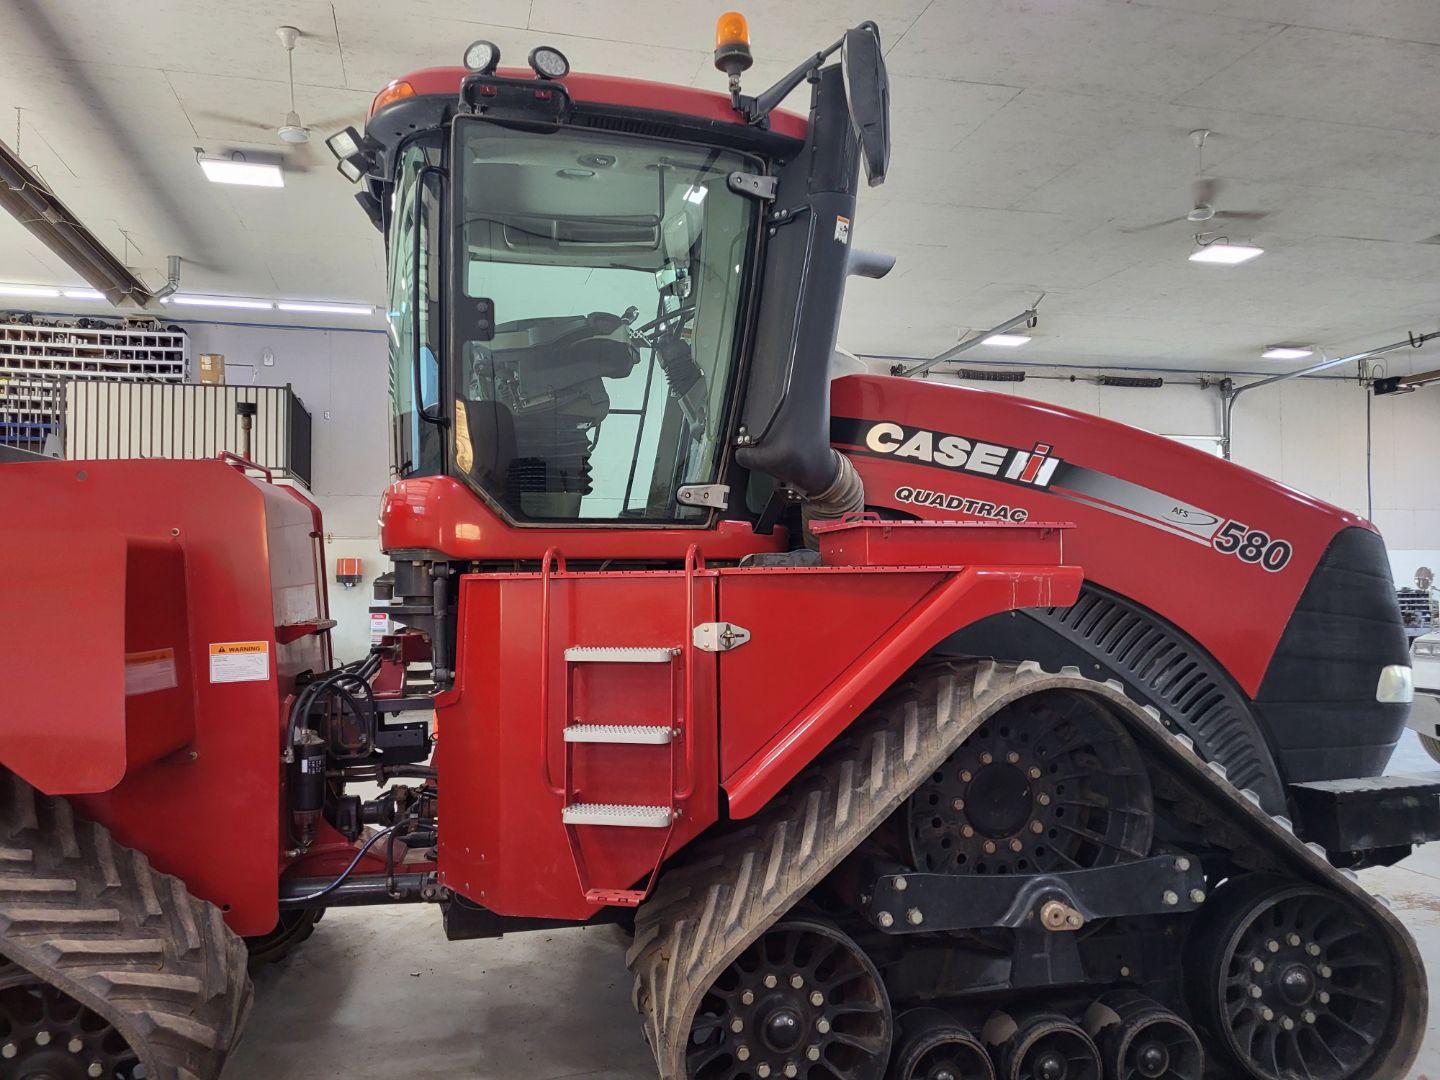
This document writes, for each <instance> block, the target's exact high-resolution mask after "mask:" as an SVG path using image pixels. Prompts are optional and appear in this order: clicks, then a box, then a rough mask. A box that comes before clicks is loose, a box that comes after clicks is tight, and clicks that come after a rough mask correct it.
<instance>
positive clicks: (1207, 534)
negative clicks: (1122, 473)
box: [830, 417, 1294, 572]
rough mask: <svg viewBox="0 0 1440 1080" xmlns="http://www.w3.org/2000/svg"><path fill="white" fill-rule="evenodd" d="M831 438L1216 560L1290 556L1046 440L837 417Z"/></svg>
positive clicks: (904, 497) (934, 495)
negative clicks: (1145, 529)
mask: <svg viewBox="0 0 1440 1080" xmlns="http://www.w3.org/2000/svg"><path fill="white" fill-rule="evenodd" d="M830 435H831V439H832V441H834V442H836V443H840V444H842V445H845V446H847V447H852V448H853V449H851V450H850V451H849V452H850V453H851V454H855V455H858V456H862V457H885V458H893V459H896V460H898V461H910V462H913V463H915V464H916V465H925V466H928V467H931V468H937V469H944V470H946V471H947V472H952V473H960V474H962V475H964V474H971V475H976V476H981V477H984V478H985V479H987V480H996V481H999V482H1000V483H1002V484H1014V485H1017V486H1021V487H1028V488H1036V489H1039V490H1042V491H1045V492H1046V493H1047V494H1050V495H1055V496H1057V497H1059V498H1062V499H1068V500H1069V501H1071V502H1076V503H1081V504H1083V505H1085V506H1090V507H1093V508H1094V509H1096V510H1102V511H1104V512H1105V513H1108V514H1114V515H1116V516H1117V517H1123V518H1127V519H1128V520H1130V521H1134V522H1136V523H1138V524H1141V525H1147V526H1149V527H1150V528H1152V529H1158V530H1160V531H1161V532H1166V533H1169V534H1170V535H1171V536H1175V537H1179V538H1180V539H1182V540H1188V541H1190V542H1192V543H1196V544H1201V545H1204V546H1205V547H1210V548H1213V549H1214V550H1215V551H1217V552H1219V553H1220V554H1222V555H1233V556H1235V557H1236V558H1238V559H1240V560H1241V561H1242V562H1245V563H1248V564H1250V565H1252V566H1260V567H1263V568H1264V569H1265V570H1269V571H1271V572H1277V571H1280V570H1283V569H1285V566H1286V565H1287V564H1288V563H1289V562H1290V556H1291V554H1292V553H1293V551H1294V546H1293V545H1292V544H1291V543H1290V542H1289V541H1288V540H1283V539H1280V538H1278V537H1272V536H1271V535H1270V534H1269V533H1267V532H1265V531H1263V530H1260V529H1255V528H1252V527H1251V526H1249V525H1246V524H1244V523H1243V522H1237V521H1233V520H1230V519H1228V518H1227V517H1226V516H1225V515H1223V514H1217V513H1214V512H1212V511H1209V510H1205V509H1203V508H1202V507H1199V506H1195V505H1193V504H1191V503H1187V502H1185V501H1184V500H1183V499H1177V498H1175V497H1173V496H1171V495H1167V494H1165V493H1164V492H1163V491H1156V490H1155V489H1154V488H1148V487H1145V486H1144V485H1142V484H1137V483H1134V482H1133V481H1130V480H1124V479H1121V478H1120V477H1118V476H1112V475H1111V474H1110V473H1104V472H1099V471H1097V470H1095V469H1087V468H1085V467H1084V466H1081V465H1075V464H1073V463H1071V462H1068V461H1064V460H1063V459H1061V458H1058V457H1056V456H1055V455H1054V454H1053V453H1052V452H1051V451H1052V449H1053V447H1052V444H1050V443H1048V442H1037V443H1035V444H1034V446H1032V447H1031V448H1030V449H1028V450H1026V449H1023V448H1021V447H1017V446H1006V445H1004V444H1003V443H992V442H985V441H984V440H981V439H974V438H969V437H966V436H962V435H955V434H953V433H951V432H946V431H934V430H932V429H930V428H922V427H912V426H909V425H906V424H898V423H895V422H893V421H888V420H879V421H873V420H859V419H855V418H852V417H835V418H834V419H833V420H832V421H831V425H830ZM894 498H895V500H896V501H897V502H899V503H908V504H910V505H912V506H924V507H932V508H934V509H937V510H945V511H948V512H950V513H958V514H964V515H969V516H974V517H983V518H992V519H995V520H1002V521H1017V522H1019V521H1026V520H1028V519H1029V517H1030V514H1031V511H1030V510H1029V509H1027V508H1025V507H1023V506H1013V507H1012V506H1006V505H1002V504H1000V503H995V502H987V501H984V500H981V499H974V498H969V497H967V496H962V495H957V494H953V493H951V492H945V491H932V490H929V489H927V488H922V487H919V486H910V485H904V486H901V487H897V488H896V489H895V494H894Z"/></svg>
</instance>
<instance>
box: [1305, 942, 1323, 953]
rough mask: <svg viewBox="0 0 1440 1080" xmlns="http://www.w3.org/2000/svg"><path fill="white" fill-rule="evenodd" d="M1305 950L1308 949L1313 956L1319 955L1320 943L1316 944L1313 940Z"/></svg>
mask: <svg viewBox="0 0 1440 1080" xmlns="http://www.w3.org/2000/svg"><path fill="white" fill-rule="evenodd" d="M1305 951H1306V952H1307V953H1309V954H1310V955H1311V956H1319V955H1320V946H1319V945H1316V944H1315V943H1314V942H1313V941H1312V942H1311V943H1310V944H1309V945H1306V946H1305Z"/></svg>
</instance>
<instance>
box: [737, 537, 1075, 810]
mask: <svg viewBox="0 0 1440 1080" xmlns="http://www.w3.org/2000/svg"><path fill="white" fill-rule="evenodd" d="M1081 580H1082V572H1081V570H1080V568H1079V567H1073V566H1054V567H969V568H961V567H935V568H934V569H933V570H929V571H924V572H907V571H905V570H903V569H898V568H897V569H892V570H873V571H868V572H867V571H846V570H835V571H826V570H801V571H785V570H768V571H767V570H733V571H721V577H720V617H721V618H722V619H724V620H725V621H727V622H733V623H738V624H739V625H741V626H743V627H745V628H746V629H747V630H749V631H750V633H751V638H750V642H749V643H748V644H746V645H743V646H741V647H740V648H738V649H735V650H733V651H731V652H727V653H723V654H721V658H720V700H721V701H722V702H723V703H724V714H723V719H722V732H723V743H724V751H723V757H722V762H723V765H722V769H723V771H722V775H723V777H724V786H725V791H726V793H727V794H728V795H729V799H730V801H729V806H730V814H731V816H732V817H737V818H744V817H749V816H750V815H751V814H754V813H755V812H757V811H758V810H760V809H761V808H762V807H764V805H765V804H766V803H767V802H769V801H770V799H772V798H773V797H774V796H775V795H776V794H777V793H778V792H779V791H780V789H781V788H783V787H784V786H785V785H786V784H787V783H789V782H790V780H791V779H792V778H793V777H794V776H795V775H796V774H797V773H798V772H799V771H800V770H801V769H802V768H804V767H805V765H807V764H808V763H809V762H810V761H812V760H813V759H814V758H815V756H816V755H817V754H819V753H820V752H821V751H822V750H824V749H825V748H826V747H827V746H829V745H830V743H832V742H833V741H834V740H835V739H836V738H837V737H838V736H839V735H840V734H841V733H842V732H843V731H844V730H845V729H846V728H847V727H848V726H849V725H850V724H851V723H852V722H853V721H854V720H855V718H856V717H858V716H859V715H860V713H861V712H863V711H864V710H865V709H866V708H867V707H868V706H869V705H870V704H871V703H872V702H874V701H875V700H876V699H877V698H878V697H879V696H880V695H881V694H882V693H884V691H885V690H886V689H888V688H889V687H890V686H892V685H893V684H894V683H895V681H896V680H897V679H899V678H900V677H901V676H902V675H903V674H904V673H905V672H906V671H907V670H908V669H909V668H910V667H911V666H912V665H913V664H915V663H916V662H917V661H918V660H920V659H921V657H923V656H924V655H925V653H926V652H927V651H928V650H929V649H930V648H932V647H933V646H934V645H935V644H936V643H937V642H939V641H941V640H943V639H944V638H945V637H947V636H949V635H950V634H952V633H954V632H955V631H956V630H959V629H960V628H962V627H964V626H968V625H969V624H970V623H972V622H975V621H976V620H978V619H983V618H986V617H987V616H989V615H994V614H996V613H998V612H1001V611H1007V610H1010V609H1012V608H1022V607H1042V606H1046V607H1048V606H1050V605H1054V604H1061V605H1064V604H1071V603H1074V602H1075V599H1076V597H1077V596H1078V595H1079V589H1080V583H1081ZM796 613H803V620H804V633H803V634H797V632H796V630H797V626H796Z"/></svg>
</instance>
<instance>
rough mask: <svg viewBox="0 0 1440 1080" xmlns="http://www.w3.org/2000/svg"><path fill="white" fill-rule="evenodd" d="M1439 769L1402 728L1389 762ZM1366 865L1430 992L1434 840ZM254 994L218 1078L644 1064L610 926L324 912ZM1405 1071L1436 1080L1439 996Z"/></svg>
mask: <svg viewBox="0 0 1440 1080" xmlns="http://www.w3.org/2000/svg"><path fill="white" fill-rule="evenodd" d="M1435 769H1436V765H1435V763H1434V762H1432V761H1431V760H1430V759H1429V758H1428V757H1427V756H1426V755H1425V753H1424V751H1423V750H1421V749H1420V746H1419V743H1418V742H1417V741H1416V740H1415V739H1414V738H1413V736H1410V735H1409V733H1407V739H1406V741H1405V742H1404V743H1402V745H1401V747H1400V749H1399V750H1397V752H1396V756H1395V759H1394V761H1393V762H1392V765H1391V770H1392V771H1393V772H1406V773H1415V772H1432V771H1434V770H1435ZM1364 877H1365V880H1366V883H1367V885H1368V886H1369V887H1370V888H1371V889H1372V890H1373V891H1375V892H1378V893H1381V894H1383V895H1385V896H1388V897H1389V898H1390V899H1391V901H1392V903H1393V904H1394V906H1395V910H1396V912H1397V913H1398V914H1399V915H1400V916H1401V918H1403V919H1404V920H1405V921H1406V923H1407V924H1408V925H1409V926H1410V928H1411V930H1412V932H1413V933H1414V934H1415V936H1416V938H1417V940H1418V941H1419V943H1420V948H1421V951H1422V952H1423V953H1424V954H1425V956H1426V959H1427V962H1428V964H1429V968H1430V992H1431V997H1432V998H1433V999H1435V1000H1436V1001H1437V1002H1440V844H1435V845H1431V846H1430V847H1429V848H1427V849H1424V850H1422V851H1420V852H1419V853H1417V854H1416V855H1414V856H1412V857H1411V858H1410V859H1408V860H1406V861H1405V862H1404V863H1402V864H1401V865H1400V866H1397V867H1391V868H1388V869H1384V870H1373V871H1368V872H1367V873H1366V874H1365V875H1364ZM255 991H256V1002H255V1009H254V1012H253V1013H252V1014H251V1016H250V1023H249V1026H248V1034H247V1036H246V1038H245V1040H244V1042H243V1043H242V1044H241V1046H240V1049H239V1050H238V1052H237V1053H236V1054H235V1056H234V1057H233V1058H232V1059H231V1065H230V1068H228V1069H227V1070H226V1073H225V1075H226V1077H227V1078H229V1080H261V1078H264V1080H302V1078H304V1080H325V1078H329V1077H346V1078H348V1080H372V1078H373V1080H393V1078H394V1077H396V1076H401V1075H404V1076H407V1077H413V1078H416V1080H439V1078H458V1077H466V1078H472V1080H560V1078H562V1077H563V1078H566V1080H652V1078H653V1077H654V1075H655V1073H654V1065H653V1064H652V1059H651V1057H650V1052H649V1050H648V1049H647V1048H646V1046H645V1043H644V1040H643V1038H642V1037H641V1035H640V1027H639V1023H638V1021H637V1017H636V1015H635V1012H634V1010H633V1009H632V1008H631V1006H630V979H629V975H628V973H627V972H626V971H625V962H624V946H623V944H622V943H621V939H620V937H619V935H618V933H617V932H616V931H615V930H614V929H613V928H608V927H601V928H596V929H584V930H564V931H558V932H555V933H534V934H522V935H517V936H515V937H510V938H504V939H502V940H500V941H479V942H458V943H455V944H451V943H449V942H447V941H446V940H445V937H444V935H443V933H442V932H441V930H440V924H439V919H438V916H437V913H436V912H435V911H434V910H433V909H431V908H428V907H413V908H410V907H402V908H393V909H385V908H376V909H372V910H369V911H343V910H336V911H331V912H330V913H328V914H327V915H326V917H325V919H324V921H323V922H321V924H320V925H319V927H318V928H317V929H316V932H315V936H314V937H313V938H312V939H311V940H310V941H309V942H307V943H306V944H305V946H304V947H302V948H301V949H300V950H299V951H298V952H297V953H296V954H295V955H294V956H292V957H291V958H290V959H289V960H287V961H286V962H284V963H282V964H279V965H276V966H274V967H271V968H268V969H266V970H265V971H262V972H261V973H260V974H259V976H258V977H257V978H256V980H255ZM1412 1077H1413V1078H1414V1080H1440V1004H1437V1006H1436V1008H1435V1009H1434V1010H1432V1014H1431V1019H1430V1024H1429V1028H1428V1032H1427V1036H1426V1042H1425V1047H1424V1049H1423V1051H1422V1053H1421V1056H1420V1060H1419V1062H1418V1063H1417V1065H1416V1068H1415V1071H1414V1072H1413V1073H1412ZM1393 1080H1401V1078H1398V1077H1397V1078H1393Z"/></svg>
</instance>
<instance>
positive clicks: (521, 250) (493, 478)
mask: <svg viewBox="0 0 1440 1080" xmlns="http://www.w3.org/2000/svg"><path fill="white" fill-rule="evenodd" d="M457 128H458V129H459V130H458V131H457V134H456V141H455V144H454V145H455V152H454V154H453V162H452V168H451V175H452V177H454V178H456V179H458V182H459V192H458V199H457V202H456V204H454V205H456V207H457V212H456V220H455V223H454V226H453V230H454V231H453V232H452V234H451V235H452V238H453V241H454V243H453V248H452V250H453V252H454V257H455V259H456V260H457V264H456V266H455V281H456V291H457V292H458V293H459V295H458V296H456V298H455V299H456V303H455V305H454V307H455V311H454V314H453V316H452V318H453V320H454V324H453V325H454V330H453V332H452V337H451V346H452V349H453V352H454V355H453V356H452V357H450V358H449V361H448V362H449V364H450V379H449V383H448V387H449V390H450V391H451V393H452V394H453V396H454V425H453V440H454V442H453V448H452V449H453V461H454V465H455V469H456V471H457V473H459V474H460V475H461V476H463V477H464V478H466V479H468V480H469V481H470V482H471V483H473V484H476V485H477V486H479V487H480V488H481V489H482V490H483V491H484V492H486V493H487V494H488V495H489V496H490V497H491V498H492V499H493V500H494V501H495V502H497V503H498V504H500V506H501V507H503V508H504V510H505V511H506V512H507V513H508V514H510V515H511V516H512V517H513V518H515V519H516V520H519V521H615V520H620V519H626V520H636V521H641V522H654V523H662V522H684V521H697V520H700V519H703V518H704V517H705V516H706V513H707V511H705V510H703V509H701V508H698V507H695V506H689V505H686V504H684V503H682V502H681V501H680V490H679V489H680V488H681V487H682V486H685V485H696V484H711V483H714V482H716V480H717V478H718V477H717V473H718V470H719V468H720V464H721V450H722V446H723V441H724V437H725V435H724V425H725V421H726V413H727V410H726V403H727V401H728V400H729V397H730V394H731V381H732V378H733V375H734V367H735V356H736V353H737V351H738V346H739V336H740V332H741V330H740V326H739V313H740V310H741V298H742V290H743V287H744V285H745V278H746V268H747V266H748V264H749V262H750V254H751V252H750V247H751V243H752V233H753V231H754V227H755V219H756V216H757V209H756V204H755V203H754V202H752V201H750V200H747V199H746V198H744V197H743V196H740V195H738V194H735V193H734V192H732V191H731V190H730V189H729V186H728V184H727V177H728V176H729V174H730V173H732V172H736V171H746V172H753V171H756V170H757V168H758V164H757V163H756V162H755V161H753V160H750V159H748V158H746V157H744V156H743V155H741V154H738V153H735V152H733V151H728V150H720V149H714V148H708V147H695V146H688V145H685V144H681V143H673V142H666V141H661V140H656V139H645V138H638V137H630V136H625V135H619V134H615V133H613V132H604V133H600V132H596V133H589V132H585V131H578V130H569V129H561V130H558V131H555V132H553V133H537V132H527V131H518V130H515V129H513V128H504V127H500V126H498V125H496V124H493V123H488V122H485V121H479V120H476V121H460V122H459V123H457Z"/></svg>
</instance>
